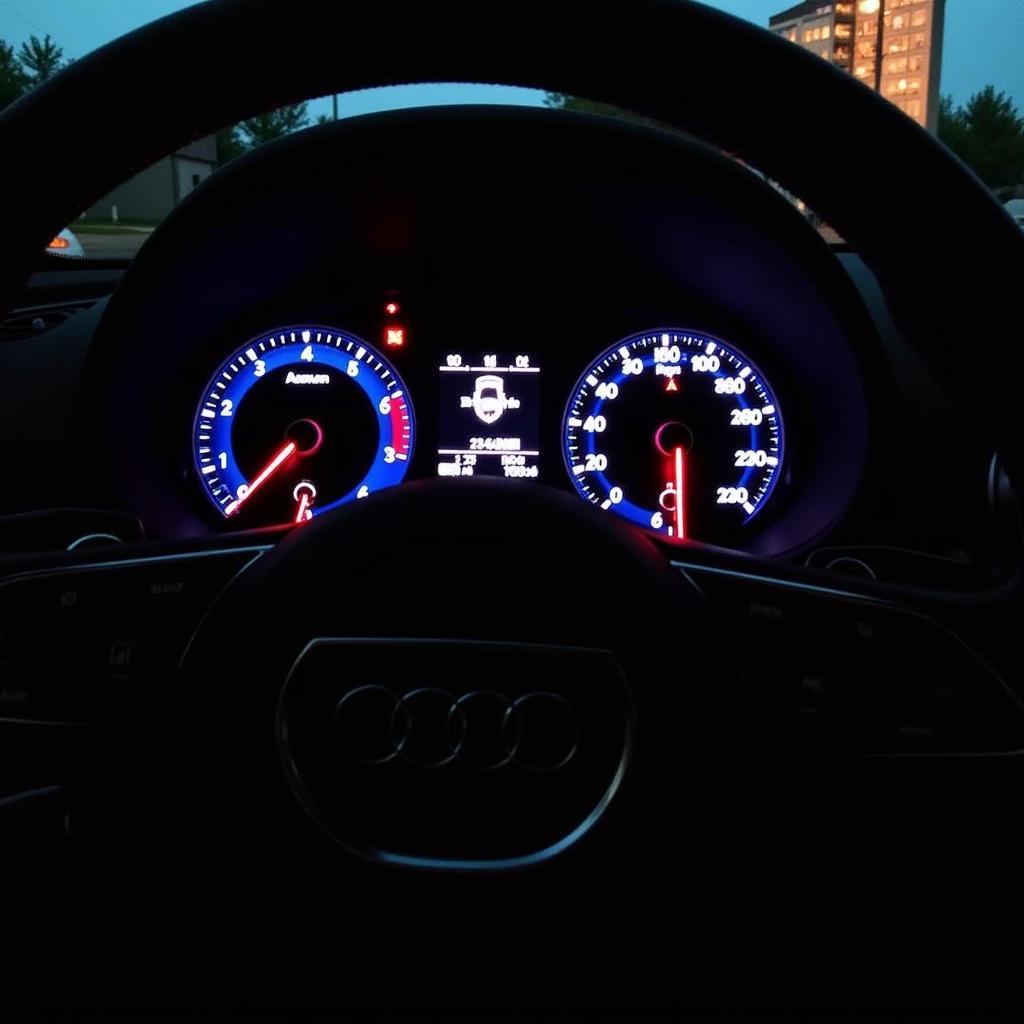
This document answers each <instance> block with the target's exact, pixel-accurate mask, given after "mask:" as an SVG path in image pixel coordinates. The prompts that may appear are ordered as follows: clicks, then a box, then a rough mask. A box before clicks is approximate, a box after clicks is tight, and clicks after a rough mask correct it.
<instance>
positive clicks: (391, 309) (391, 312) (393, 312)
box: [384, 302, 399, 316]
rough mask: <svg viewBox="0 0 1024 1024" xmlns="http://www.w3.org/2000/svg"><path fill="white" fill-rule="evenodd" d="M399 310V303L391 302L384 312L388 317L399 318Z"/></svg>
mask: <svg viewBox="0 0 1024 1024" xmlns="http://www.w3.org/2000/svg"><path fill="white" fill-rule="evenodd" d="M398 310H399V305H398V303H397V302H389V303H388V304H387V305H386V306H385V307H384V312H385V313H386V314H387V315H388V316H397V315H398Z"/></svg>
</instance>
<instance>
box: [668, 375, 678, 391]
mask: <svg viewBox="0 0 1024 1024" xmlns="http://www.w3.org/2000/svg"><path fill="white" fill-rule="evenodd" d="M665 390H666V391H678V390H679V388H678V387H677V386H676V379H675V377H669V379H668V383H667V384H666V385H665Z"/></svg>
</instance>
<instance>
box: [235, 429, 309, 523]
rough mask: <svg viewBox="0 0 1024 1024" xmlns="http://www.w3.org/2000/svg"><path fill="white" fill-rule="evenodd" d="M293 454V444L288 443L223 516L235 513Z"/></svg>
mask: <svg viewBox="0 0 1024 1024" xmlns="http://www.w3.org/2000/svg"><path fill="white" fill-rule="evenodd" d="M294 454H295V442H294V441H289V442H288V443H287V444H286V445H285V446H284V447H283V448H282V449H281V450H280V451H279V452H278V453H277V454H276V455H275V456H274V457H273V458H272V459H271V460H270V461H269V462H268V463H267V464H266V465H265V466H264V467H263V469H261V470H260V471H259V473H257V474H256V479H255V480H253V482H252V483H251V484H249V487H248V489H247V490H246V491H245V492H244V493H243V494H242V496H241V497H240V498H236V499H235V500H234V501H233V502H231V504H230V505H228V506H227V507H226V508H225V509H224V515H226V516H230V515H233V514H234V513H235V512H237V511H238V510H239V509H240V508H241V507H242V503H243V502H246V501H248V500H249V499H250V498H251V497H252V496H253V494H255V492H256V490H257V489H258V488H259V487H260V486H261V485H262V484H264V483H266V481H267V480H269V479H270V477H272V476H273V475H274V474H275V473H276V472H277V471H278V470H279V469H280V468H281V466H283V465H284V463H285V462H287V461H288V459H290V458H291V457H292V456H293V455H294Z"/></svg>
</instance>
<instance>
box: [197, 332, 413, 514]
mask: <svg viewBox="0 0 1024 1024" xmlns="http://www.w3.org/2000/svg"><path fill="white" fill-rule="evenodd" d="M413 440H414V429H413V413H412V404H411V402H410V401H409V396H408V392H407V390H406V388H405V385H404V384H403V383H402V380H401V378H400V377H399V375H398V371H397V370H396V369H395V368H394V366H392V365H391V364H390V363H389V362H388V361H387V360H386V359H385V358H384V357H383V356H382V355H381V354H380V353H379V352H377V351H375V350H374V349H373V348H372V347H371V346H370V345H367V344H366V342H365V341H362V340H360V339H359V338H357V337H355V335H352V334H348V333H346V332H344V331H339V330H336V329H333V328H327V327H308V326H299V327H289V328H285V329H282V330H275V331H273V332H271V333H269V334H266V335H261V336H259V337H257V338H254V339H252V340H251V341H249V342H247V343H246V344H245V345H244V346H243V347H242V348H241V349H239V350H238V351H237V352H235V353H234V354H233V355H232V356H231V357H230V358H229V359H228V360H226V361H225V363H224V364H223V365H222V366H221V367H220V368H219V369H218V370H217V372H216V373H215V374H214V376H213V378H212V379H211V380H210V382H209V383H208V384H207V385H206V388H205V390H204V391H203V396H202V398H201V399H200V403H199V408H198V410H197V411H196V418H195V424H194V428H193V457H194V462H195V469H196V472H197V474H198V477H199V480H200V482H201V484H202V487H203V491H204V493H205V494H206V496H207V498H208V499H209V500H210V503H211V504H212V505H213V507H214V508H215V509H216V510H217V512H218V513H220V515H222V516H223V517H224V518H225V519H228V520H231V521H234V522H237V523H238V525H239V526H253V525H269V524H277V523H285V522H292V523H302V522H305V521H306V520H308V519H311V518H312V517H313V516H315V515H317V514H318V513H319V512H323V511H324V510H325V509H328V508H333V507H334V506H336V505H340V504H342V503H343V502H346V501H351V500H355V499H358V498H364V497H366V496H367V495H368V494H370V493H372V492H373V491H377V490H380V489H381V488H383V487H389V486H391V485H392V484H397V483H400V482H401V480H402V479H403V477H404V476H405V473H406V470H407V469H408V466H409V459H410V457H411V456H412V450H413Z"/></svg>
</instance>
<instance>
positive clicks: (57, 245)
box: [46, 228, 85, 258]
mask: <svg viewBox="0 0 1024 1024" xmlns="http://www.w3.org/2000/svg"><path fill="white" fill-rule="evenodd" d="M46 251H47V252H49V253H53V255H54V256H77V257H78V258H82V257H84V256H85V249H83V248H82V243H81V242H80V241H79V240H78V239H77V237H76V236H75V233H74V232H73V231H72V230H71V229H70V228H65V229H64V230H63V231H62V232H61V233H60V234H59V235H57V236H56V237H55V238H54V239H53V241H52V242H50V244H49V245H48V246H47V247H46Z"/></svg>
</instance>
